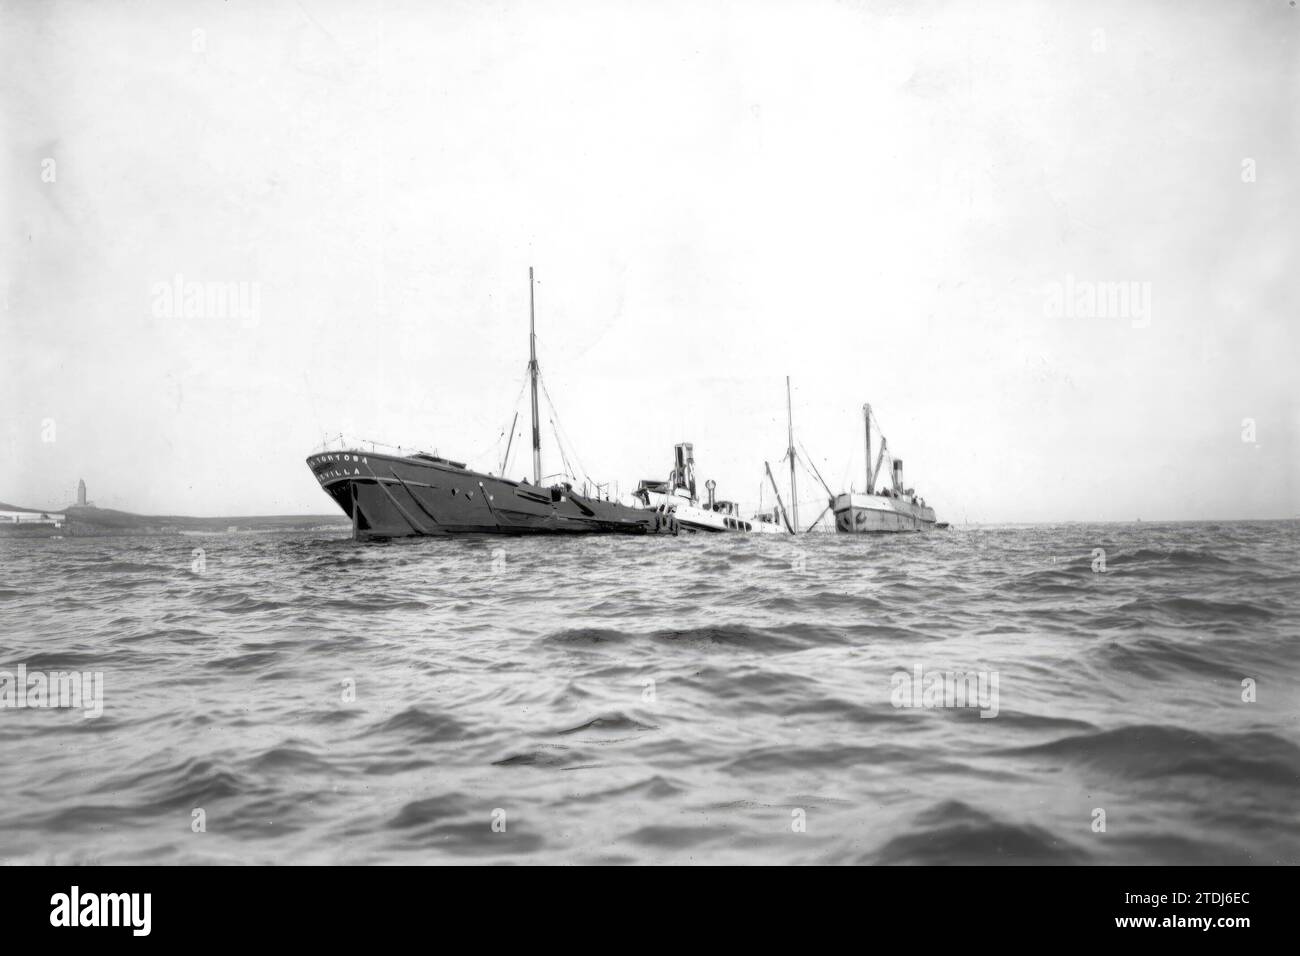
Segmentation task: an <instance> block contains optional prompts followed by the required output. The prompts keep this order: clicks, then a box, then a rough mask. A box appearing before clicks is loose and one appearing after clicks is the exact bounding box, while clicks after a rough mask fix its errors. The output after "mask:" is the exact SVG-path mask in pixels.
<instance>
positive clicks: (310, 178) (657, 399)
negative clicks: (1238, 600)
mask: <svg viewBox="0 0 1300 956" xmlns="http://www.w3.org/2000/svg"><path fill="white" fill-rule="evenodd" d="M1298 31H1300V9H1297V8H1296V7H1293V6H1291V5H1290V3H1289V0H1267V2H1265V0H1249V2H1242V3H1220V2H1212V3H1207V2H1181V3H1176V4H1175V3H1169V2H1104V0H1103V2H1099V3H1084V2H1072V0H1066V2H1053V3H1041V2H1040V3H1025V2H1011V0H1008V2H982V3H934V2H924V0H922V2H917V3H849V2H825V0H799V2H794V0H789V2H773V0H767V2H750V3H740V2H735V3H732V2H710V0H693V2H655V3H648V2H617V0H600V2H595V0H591V2H581V0H579V2H570V3H551V2H544V0H543V2H537V0H534V2H527V3H524V2H492V3H453V2H411V3H399V2H373V3H366V2H343V0H300V2H287V0H269V2H257V3H252V2H248V0H226V2H215V0H173V2H162V0H144V2H131V3H127V2H112V3H92V2H64V3H41V4H35V3H27V2H12V0H10V2H4V3H0V75H3V78H4V82H3V84H2V85H0V457H3V461H4V466H3V468H0V501H5V502H11V503H17V504H20V505H27V506H33V507H42V508H45V507H49V508H54V507H61V506H63V505H65V504H67V503H69V502H71V501H72V500H73V496H74V494H75V489H76V484H77V480H78V479H79V478H84V479H85V481H86V483H87V486H88V489H89V494H90V498H91V500H92V501H94V502H95V503H96V504H98V505H99V506H101V507H114V508H121V509H125V510H130V511H136V512H142V513H154V514H194V515H222V514H229V515H236V514H238V515H245V514H285V513H326V512H329V511H331V510H332V509H333V505H332V503H331V502H330V501H329V500H328V499H327V497H326V496H325V495H324V494H323V493H322V492H321V491H320V489H319V487H318V485H317V483H316V481H315V479H314V478H313V477H312V475H311V474H310V472H309V470H308V469H307V467H306V465H305V463H304V458H305V457H306V456H307V455H308V454H309V453H311V452H312V451H313V450H315V449H317V448H318V447H319V446H320V445H321V443H322V441H323V440H324V438H325V437H326V436H329V435H337V434H339V433H344V434H347V435H351V436H356V437H359V438H365V439H370V440H374V441H380V442H387V443H390V444H393V445H403V446H407V447H419V448H424V449H427V450H436V451H438V452H439V453H440V454H443V455H446V456H448V457H450V458H453V459H456V460H464V461H468V462H469V463H471V464H472V465H475V466H478V467H480V468H482V469H483V470H491V471H498V470H499V469H500V464H501V455H502V452H503V451H504V445H505V442H506V437H505V435H504V434H503V433H504V432H505V431H506V430H508V428H509V425H510V422H511V418H512V415H513V414H514V412H515V411H516V409H517V408H519V409H522V410H523V413H522V414H521V415H520V418H519V421H520V423H521V427H520V432H522V431H523V425H524V424H526V423H527V421H528V414H527V407H526V397H525V400H524V403H521V404H518V405H517V404H516V403H515V398H516V396H518V395H519V394H520V385H521V382H522V380H523V375H524V372H525V366H526V363H527V360H528V337H527V331H528V307H529V301H528V295H529V287H528V269H529V267H530V266H532V267H534V268H535V269H536V276H537V285H536V310H537V327H538V353H539V361H540V364H541V368H542V375H543V380H544V382H545V383H546V388H547V391H548V392H549V394H550V395H551V396H552V398H553V399H554V401H555V405H556V407H557V409H558V412H559V415H560V416H561V417H560V419H559V424H560V426H561V427H562V429H563V433H564V434H565V435H567V436H568V440H569V441H570V443H571V447H572V449H573V451H574V453H575V454H576V461H580V462H581V464H582V466H583V470H584V472H586V473H588V474H590V475H591V476H593V477H594V478H596V479H598V480H601V481H617V482H618V486H619V489H620V491H622V492H626V491H628V490H629V489H630V488H632V487H634V486H635V483H636V481H637V480H638V479H642V478H656V479H658V478H662V477H664V476H665V474H666V473H667V471H668V470H669V468H670V465H671V458H672V446H673V444H674V443H676V442H679V441H691V442H693V443H694V445H695V455H696V461H697V471H698V474H699V477H700V479H701V480H702V479H704V478H708V477H712V478H714V479H715V480H716V481H717V483H718V493H719V496H720V497H723V498H729V499H735V500H739V501H740V502H742V504H744V505H745V506H746V507H754V506H757V505H758V504H759V496H760V489H761V488H762V486H763V468H764V462H765V461H770V462H771V463H772V465H773V467H774V469H777V470H778V472H779V473H782V474H783V473H784V472H783V469H780V468H779V466H778V460H779V459H780V458H781V456H782V454H783V453H784V450H785V447H786V391H785V377H786V376H787V375H788V376H790V378H791V381H792V383H793V387H792V393H793V414H794V425H795V431H796V434H797V438H798V440H799V443H800V445H801V446H802V448H803V449H806V455H807V457H808V458H810V459H811V460H812V462H813V463H814V464H816V466H817V468H818V470H819V471H820V472H821V474H822V475H823V477H824V478H825V479H826V481H827V483H828V484H829V485H831V487H832V490H834V491H837V492H838V491H840V490H845V489H847V488H849V487H850V486H852V487H854V488H856V489H858V490H860V489H861V487H862V485H863V482H864V470H865V469H864V464H863V458H864V454H863V448H862V422H861V408H862V404H863V403H864V402H870V403H871V404H872V406H873V408H874V410H875V414H876V416H877V418H878V420H879V421H880V423H881V425H882V426H883V428H884V432H885V434H886V436H887V437H888V440H889V447H890V451H891V452H892V453H893V454H895V455H897V456H899V457H901V458H902V459H903V461H904V470H905V479H906V484H908V485H909V486H914V487H915V488H916V489H917V492H918V493H919V494H921V495H924V496H925V497H926V499H927V501H928V503H930V504H931V505H933V506H934V507H935V508H936V510H937V511H938V517H939V520H941V521H944V520H947V521H952V522H954V523H957V522H972V523H976V522H989V523H995V522H1030V521H1127V520H1132V519H1134V518H1138V517H1140V518H1142V519H1144V520H1182V519H1186V520H1193V519H1228V518H1240V519H1247V518H1289V517H1293V516H1296V515H1297V514H1300V483H1298V481H1297V475H1298V473H1300V402H1298V401H1297V389H1296V386H1295V381H1296V372H1295V369H1296V367H1297V365H1298V364H1300V328H1298V325H1297V323H1298V322H1300V314H1298V312H1300V309H1298V307H1300V284H1298V283H1296V282H1295V281H1294V270H1295V265H1294V263H1295V261H1296V252H1297V235H1298V234H1300V229H1298V228H1297V225H1296V218H1295V217H1296V211H1297V209H1298V208H1300V203H1298V202H1297V201H1298V200H1300V186H1298V185H1297V177H1300V142H1298V141H1297V119H1298V117H1300V114H1298V113H1297V108H1296V104H1297V102H1300V95H1298V94H1300V45H1298V41H1297V35H1298ZM175 288H179V289H180V291H181V295H180V296H179V297H177V296H175V295H172V294H171V292H170V290H172V289H175ZM196 290H197V291H196ZM226 290H233V294H230V295H226V296H225V297H223V296H221V295H220V293H221V292H224V291H226ZM1121 293H1122V295H1121ZM549 418H550V416H549V413H547V414H544V415H543V436H542V437H543V457H544V471H546V472H548V473H549V472H553V471H557V470H559V469H560V467H561V462H560V458H559V456H558V454H556V446H555V441H554V437H553V431H552V426H551V425H550V422H549ZM515 443H516V450H515V452H514V453H513V454H512V463H511V464H510V466H509V469H508V471H509V473H510V474H511V476H513V477H522V476H523V475H525V474H527V473H528V472H529V470H530V467H529V462H528V459H527V446H528V437H527V435H526V434H523V435H522V436H521V437H519V438H516V440H515ZM520 446H522V447H520ZM571 461H574V459H572V458H571ZM786 481H788V478H782V479H780V483H781V490H782V494H783V495H784V494H786ZM762 494H763V495H764V504H767V503H770V500H771V498H770V491H766V490H764V491H763V492H762ZM825 499H826V495H825V493H824V492H823V491H822V490H821V489H820V487H819V486H818V485H817V484H816V482H815V481H814V480H813V479H811V478H810V477H808V475H807V474H806V473H804V472H802V471H801V473H800V501H801V504H800V510H801V513H802V515H803V517H804V518H805V523H807V521H808V520H810V516H811V515H814V514H815V513H816V512H817V511H818V510H820V508H821V507H822V506H823V505H824V504H825Z"/></svg>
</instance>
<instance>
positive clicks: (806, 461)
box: [795, 439, 835, 524]
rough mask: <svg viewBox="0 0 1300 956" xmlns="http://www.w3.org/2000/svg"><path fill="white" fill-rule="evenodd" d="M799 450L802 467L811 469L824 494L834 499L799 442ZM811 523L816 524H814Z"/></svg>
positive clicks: (805, 449)
mask: <svg viewBox="0 0 1300 956" xmlns="http://www.w3.org/2000/svg"><path fill="white" fill-rule="evenodd" d="M795 441H798V439H795ZM799 450H800V451H801V452H803V463H804V466H805V467H807V468H811V469H812V473H813V474H814V475H815V476H816V478H817V480H818V481H820V482H821V485H822V488H824V489H825V490H826V494H828V495H830V496H831V497H832V498H834V497H835V495H834V494H833V493H832V492H831V490H830V488H829V487H827V485H826V482H825V481H823V480H822V473H821V472H820V471H818V470H817V466H816V465H815V464H813V460H812V455H810V454H808V449H807V448H804V447H803V442H799ZM813 523H814V524H816V522H813Z"/></svg>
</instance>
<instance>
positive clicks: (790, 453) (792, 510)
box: [785, 375, 799, 528]
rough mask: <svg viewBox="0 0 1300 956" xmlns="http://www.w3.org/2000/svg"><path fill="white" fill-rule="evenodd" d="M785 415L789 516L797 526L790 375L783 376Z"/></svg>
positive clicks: (797, 513)
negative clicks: (788, 429) (788, 471)
mask: <svg viewBox="0 0 1300 956" xmlns="http://www.w3.org/2000/svg"><path fill="white" fill-rule="evenodd" d="M785 416H786V422H787V423H788V424H789V427H790V447H789V448H788V449H787V450H786V453H785V455H786V457H787V458H789V459H790V517H791V519H792V523H793V525H794V527H795V528H798V527H799V487H798V485H797V484H795V477H794V410H793V405H792V403H791V401H790V376H789V375H787V376H786V377H785Z"/></svg>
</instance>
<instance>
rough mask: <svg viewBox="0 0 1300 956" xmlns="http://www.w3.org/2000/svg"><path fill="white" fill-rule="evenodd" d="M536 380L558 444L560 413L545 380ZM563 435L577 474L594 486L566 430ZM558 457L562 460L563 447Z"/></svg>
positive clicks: (538, 378) (594, 480) (593, 480)
mask: <svg viewBox="0 0 1300 956" xmlns="http://www.w3.org/2000/svg"><path fill="white" fill-rule="evenodd" d="M537 380H538V381H539V382H540V383H541V385H542V394H543V395H544V396H545V397H546V404H547V406H549V407H550V409H551V427H552V428H553V429H554V430H555V440H556V442H560V430H561V426H560V425H559V424H558V420H559V417H560V413H559V411H558V410H557V409H556V407H555V401H554V399H552V398H551V393H550V391H549V390H547V388H546V382H545V380H544V379H543V378H542V377H541V376H540V375H539V376H538V377H537ZM564 434H565V436H566V442H567V444H568V445H569V451H571V452H572V453H573V460H574V461H575V462H577V463H578V470H579V472H581V473H582V476H583V477H584V478H586V479H587V480H588V481H590V482H591V483H592V484H595V483H596V479H595V478H593V477H592V476H591V473H590V472H588V471H587V469H586V466H584V465H583V464H582V459H581V458H579V457H578V450H577V448H575V447H574V444H573V441H572V440H571V439H568V438H567V436H568V434H569V433H568V430H567V429H565V430H564ZM560 457H561V458H564V449H563V447H561V449H560ZM565 467H566V468H567V467H568V464H567V460H566V464H565ZM573 477H574V478H577V477H578V476H577V474H575V475H573Z"/></svg>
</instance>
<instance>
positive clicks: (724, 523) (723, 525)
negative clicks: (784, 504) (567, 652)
mask: <svg viewBox="0 0 1300 956" xmlns="http://www.w3.org/2000/svg"><path fill="white" fill-rule="evenodd" d="M704 488H705V491H706V498H705V499H704V500H703V501H702V500H700V497H699V494H698V492H697V489H696V483H695V446H694V445H692V444H691V443H690V442H682V443H681V444H679V445H674V446H673V470H672V472H671V473H670V474H669V475H668V480H667V481H653V480H651V481H642V482H641V483H640V484H639V485H638V486H637V489H636V491H635V492H634V493H633V498H635V499H636V500H637V501H640V502H641V503H642V504H643V505H645V506H646V507H647V508H651V509H653V510H655V511H657V512H659V513H660V514H665V515H669V516H671V517H673V518H675V519H676V520H677V524H678V526H679V527H680V528H681V529H682V530H683V531H688V532H704V533H718V532H721V533H726V532H740V533H748V534H786V533H787V531H786V529H785V528H784V527H782V525H781V511H780V507H779V506H778V507H777V508H776V509H774V510H773V511H770V512H765V513H760V514H756V515H753V516H751V517H744V516H742V514H741V510H740V506H739V505H738V504H736V502H734V501H723V500H720V499H719V498H718V497H717V494H716V492H717V483H716V482H715V481H714V480H713V479H712V478H710V479H709V480H708V481H706V482H705V483H704Z"/></svg>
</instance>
